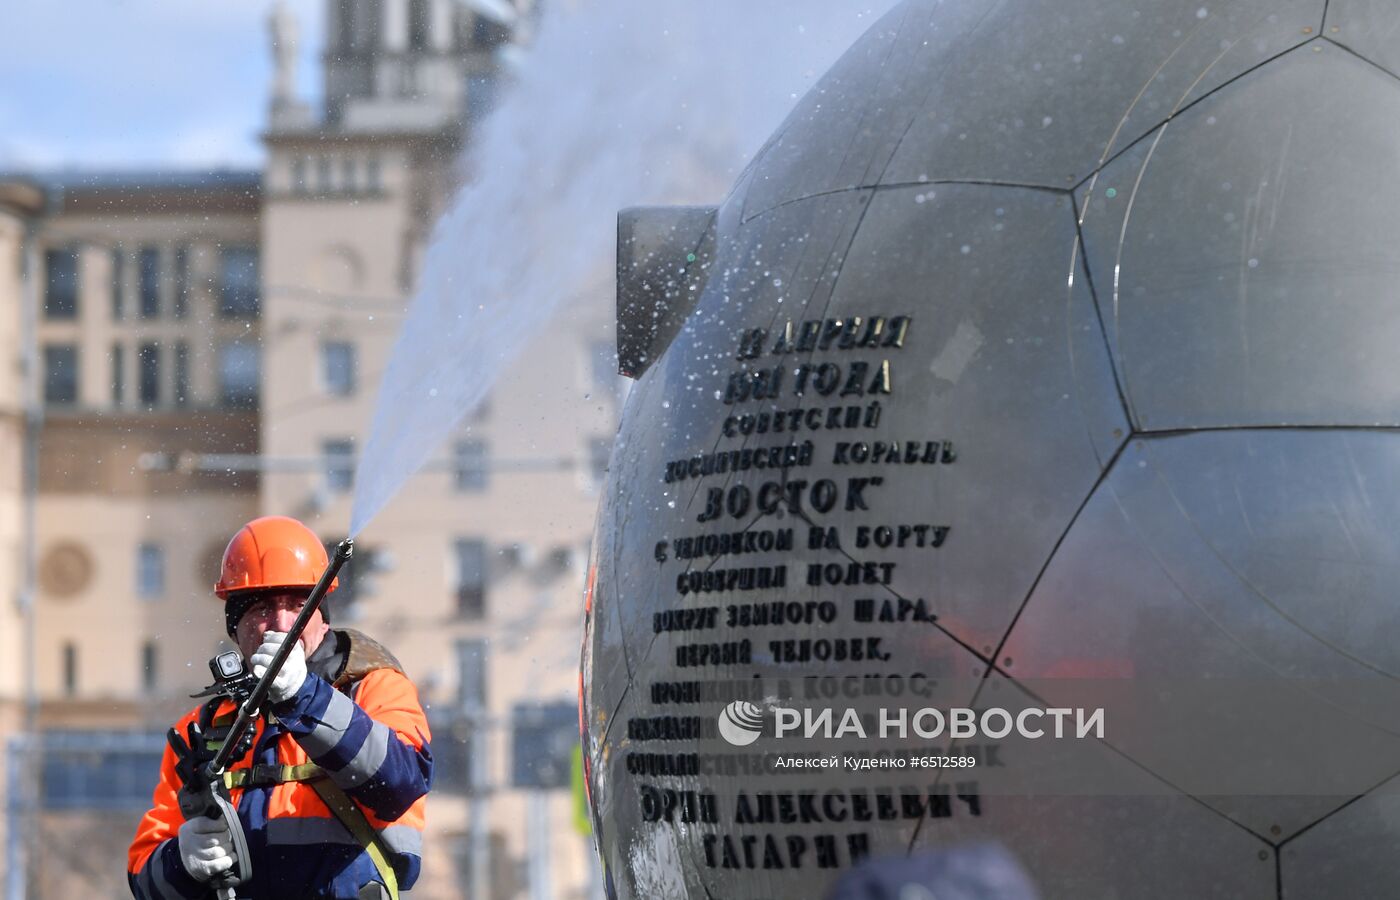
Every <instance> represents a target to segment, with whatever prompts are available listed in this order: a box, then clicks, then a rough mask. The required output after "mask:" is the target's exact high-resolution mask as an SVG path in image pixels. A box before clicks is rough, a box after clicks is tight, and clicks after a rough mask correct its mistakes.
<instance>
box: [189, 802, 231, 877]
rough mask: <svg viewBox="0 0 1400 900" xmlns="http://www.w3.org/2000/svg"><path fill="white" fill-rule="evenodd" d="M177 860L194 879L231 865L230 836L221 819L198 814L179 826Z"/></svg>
mask: <svg viewBox="0 0 1400 900" xmlns="http://www.w3.org/2000/svg"><path fill="white" fill-rule="evenodd" d="M180 862H181V863H182V864H183V865H184V867H185V871H186V872H189V873H190V875H191V876H192V877H193V878H194V879H195V880H196V881H208V880H209V879H211V878H213V877H214V876H215V875H218V874H220V873H221V872H226V871H228V870H229V869H231V868H233V838H232V837H231V836H230V835H229V833H228V823H227V822H225V821H223V820H222V819H209V818H206V817H204V816H198V817H196V818H193V819H187V820H186V821H185V824H183V825H181V826H180Z"/></svg>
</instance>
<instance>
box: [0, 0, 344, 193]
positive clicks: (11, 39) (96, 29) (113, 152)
mask: <svg viewBox="0 0 1400 900" xmlns="http://www.w3.org/2000/svg"><path fill="white" fill-rule="evenodd" d="M288 5H289V6H290V7H291V9H292V10H293V12H294V13H295V15H296V16H297V19H298V20H299V21H300V23H301V41H300V45H299V47H298V56H299V57H300V58H301V66H300V71H299V72H298V80H297V88H298V91H299V93H300V94H301V95H302V96H304V97H310V95H311V94H312V92H313V91H316V90H319V86H320V81H321V79H320V76H319V74H318V72H317V69H318V68H319V62H318V60H319V55H320V46H319V45H320V39H321V21H322V14H323V7H324V2H323V0H289V4H288ZM5 7H6V9H5V16H4V18H5V32H6V42H5V53H4V54H0V169H7V170H16V169H21V170H23V169H35V168H39V169H61V168H69V167H77V168H139V167H146V166H152V167H154V166H161V167H176V168H193V169H209V168H218V167H225V166H238V167H248V166H257V165H258V164H259V162H260V161H261V159H262V156H263V153H262V148H261V145H260V142H259V138H258V133H259V130H260V129H261V128H262V126H263V123H264V122H265V114H266V106H267V92H268V87H269V85H270V83H271V77H272V57H271V54H270V51H269V46H268V38H267V14H268V10H269V9H270V7H271V3H270V2H269V0H62V2H55V0H8V2H7V3H6V4H5Z"/></svg>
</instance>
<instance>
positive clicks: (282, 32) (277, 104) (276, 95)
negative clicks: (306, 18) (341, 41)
mask: <svg viewBox="0 0 1400 900" xmlns="http://www.w3.org/2000/svg"><path fill="white" fill-rule="evenodd" d="M300 30H301V29H300V26H299V25H298V24H297V19H296V16H295V15H293V14H292V10H291V8H290V7H288V5H287V3H286V0H276V2H275V3H273V4H272V10H271V12H269V13H268V16H267V36H268V47H269V49H270V50H271V52H272V93H271V95H270V96H269V98H268V112H269V118H270V120H271V125H272V127H273V128H286V127H290V126H296V125H303V124H305V123H306V122H307V121H309V120H310V118H311V110H310V108H309V107H308V106H307V105H306V104H305V103H303V102H301V100H299V99H298V98H297V41H298V38H299V37H300Z"/></svg>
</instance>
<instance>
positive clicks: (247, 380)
mask: <svg viewBox="0 0 1400 900" xmlns="http://www.w3.org/2000/svg"><path fill="white" fill-rule="evenodd" d="M261 357H262V354H261V353H260V352H259V350H258V345H257V344H254V343H251V342H248V341H232V342H230V343H227V344H222V345H220V347H219V402H220V403H222V404H223V405H224V406H226V407H231V408H235V409H252V408H255V407H256V406H257V405H258V382H259V379H260V374H261V373H260V371H259V370H260V368H261Z"/></svg>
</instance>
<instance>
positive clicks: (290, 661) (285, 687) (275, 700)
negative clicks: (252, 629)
mask: <svg viewBox="0 0 1400 900" xmlns="http://www.w3.org/2000/svg"><path fill="white" fill-rule="evenodd" d="M286 640H287V635H286V633H285V632H281V631H268V632H265V633H264V634H263V642H262V645H261V646H259V647H258V649H257V650H255V651H254V652H253V655H252V656H251V657H250V658H249V659H248V662H249V663H251V664H252V666H253V674H254V675H256V676H257V677H258V678H261V677H263V674H264V673H265V672H267V667H268V666H269V665H271V664H272V658H273V657H274V656H276V655H277V651H278V650H280V649H281V647H282V643H283V642H284V641H286ZM305 681H306V650H305V648H303V647H302V646H301V641H297V643H296V646H295V647H293V648H292V652H291V653H290V654H289V655H288V656H287V661H286V662H285V663H283V664H282V671H280V672H278V673H277V677H276V678H274V679H272V685H271V687H270V688H269V690H268V699H270V700H271V701H272V704H273V705H274V706H276V705H277V704H279V703H285V702H286V701H288V700H290V699H292V698H293V697H295V696H296V695H297V692H298V691H300V690H301V686H302V683H303V682H305Z"/></svg>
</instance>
